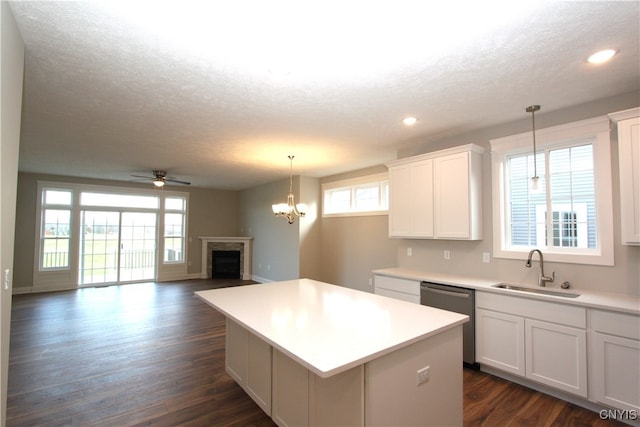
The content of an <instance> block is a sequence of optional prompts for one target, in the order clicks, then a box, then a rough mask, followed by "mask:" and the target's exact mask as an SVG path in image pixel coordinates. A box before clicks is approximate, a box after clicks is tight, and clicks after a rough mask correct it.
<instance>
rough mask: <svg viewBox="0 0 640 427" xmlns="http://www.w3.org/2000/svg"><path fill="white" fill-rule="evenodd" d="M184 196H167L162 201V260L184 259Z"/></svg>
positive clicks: (185, 203)
mask: <svg viewBox="0 0 640 427" xmlns="http://www.w3.org/2000/svg"><path fill="white" fill-rule="evenodd" d="M186 209H187V202H186V199H185V198H184V197H167V198H165V201H164V210H165V214H164V262H165V263H171V262H183V261H184V239H185V218H186Z"/></svg>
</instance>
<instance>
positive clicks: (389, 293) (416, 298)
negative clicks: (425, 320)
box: [376, 288, 420, 304]
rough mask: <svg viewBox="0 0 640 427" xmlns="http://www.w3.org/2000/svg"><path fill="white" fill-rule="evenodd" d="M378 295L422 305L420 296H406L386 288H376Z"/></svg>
mask: <svg viewBox="0 0 640 427" xmlns="http://www.w3.org/2000/svg"><path fill="white" fill-rule="evenodd" d="M376 295H382V296H383V297H389V298H395V299H399V300H402V301H408V302H413V303H415V304H420V295H413V294H406V293H404V292H396V291H392V290H390V289H385V288H376Z"/></svg>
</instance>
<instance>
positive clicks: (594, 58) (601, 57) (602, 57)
mask: <svg viewBox="0 0 640 427" xmlns="http://www.w3.org/2000/svg"><path fill="white" fill-rule="evenodd" d="M615 54H616V51H615V50H613V49H605V50H601V51H599V52H596V53H594V54H593V55H591V56H590V57H589V59H587V61H588V62H589V63H591V64H602V63H603V62H607V61H608V60H610V59H611V58H613V55H615Z"/></svg>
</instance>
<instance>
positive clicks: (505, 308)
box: [476, 292, 587, 329]
mask: <svg viewBox="0 0 640 427" xmlns="http://www.w3.org/2000/svg"><path fill="white" fill-rule="evenodd" d="M476 306H477V307H478V308H484V309H487V310H494V311H500V312H502V313H509V314H514V315H516V316H522V317H527V318H530V319H538V320H544V321H545V322H552V323H559V324H562V325H567V326H573V327H575V328H581V329H586V328H587V311H586V309H585V308H583V307H578V306H573V305H566V304H558V303H554V302H547V301H540V300H535V299H529V298H522V297H514V296H511V295H499V294H494V293H490V292H476Z"/></svg>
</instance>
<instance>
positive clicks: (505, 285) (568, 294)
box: [492, 283, 580, 298]
mask: <svg viewBox="0 0 640 427" xmlns="http://www.w3.org/2000/svg"><path fill="white" fill-rule="evenodd" d="M492 287H494V288H500V289H509V290H512V291H520V292H532V293H534V294H542V295H553V296H555V297H564V298H578V297H579V296H580V294H574V293H572V292H558V291H551V290H549V289H544V288H529V287H525V286H518V285H512V284H510V283H498V284H497V285H492Z"/></svg>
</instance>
